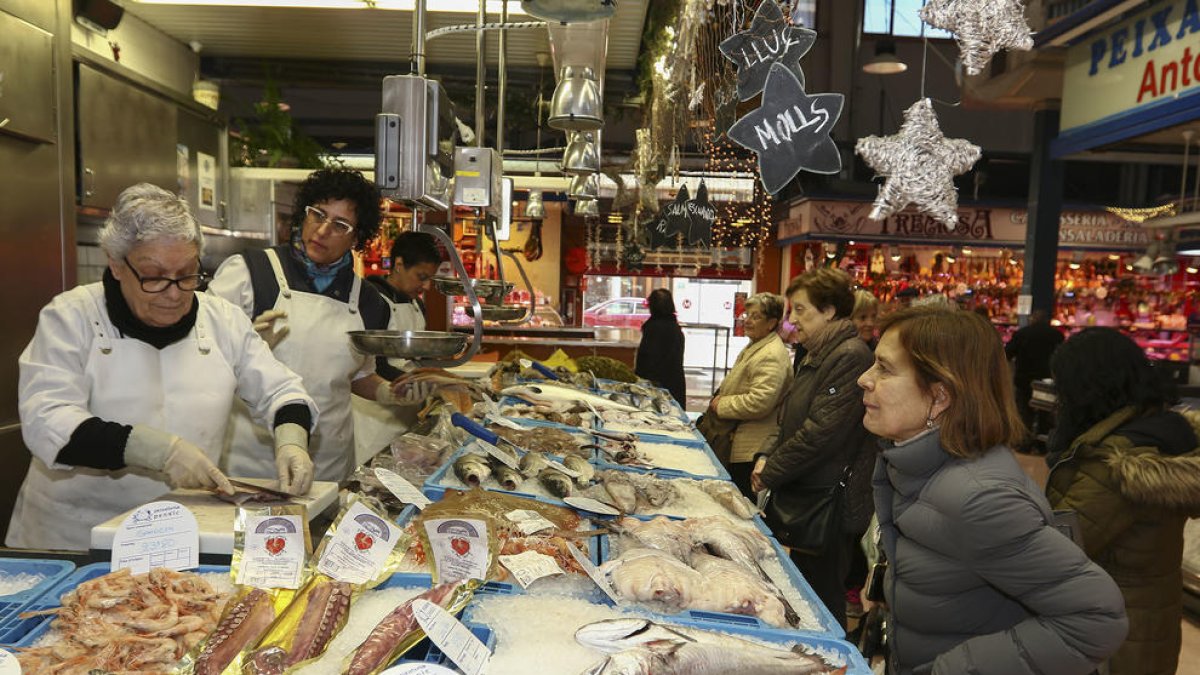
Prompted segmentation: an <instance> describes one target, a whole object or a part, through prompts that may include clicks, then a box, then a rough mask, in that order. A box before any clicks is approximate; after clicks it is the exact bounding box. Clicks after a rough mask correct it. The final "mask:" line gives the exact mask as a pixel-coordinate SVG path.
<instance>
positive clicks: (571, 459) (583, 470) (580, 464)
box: [562, 455, 596, 487]
mask: <svg viewBox="0 0 1200 675" xmlns="http://www.w3.org/2000/svg"><path fill="white" fill-rule="evenodd" d="M562 463H563V466H565V467H567V468H568V469H570V470H572V471H574V472H575V473H577V474H579V476H578V477H577V478H576V479H575V482H576V483H579V486H580V487H586V486H588V485H590V484H591V483H592V479H594V478H595V477H596V468H595V467H594V466H592V465H591V464H589V463H588V461H587V460H586V459H584V458H582V457H578V456H576V455H567V456H566V457H563V461H562Z"/></svg>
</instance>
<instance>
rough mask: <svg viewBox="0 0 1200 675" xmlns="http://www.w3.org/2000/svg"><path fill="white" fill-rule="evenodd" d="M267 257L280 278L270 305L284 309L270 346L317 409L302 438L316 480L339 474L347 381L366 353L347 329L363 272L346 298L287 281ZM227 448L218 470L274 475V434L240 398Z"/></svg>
mask: <svg viewBox="0 0 1200 675" xmlns="http://www.w3.org/2000/svg"><path fill="white" fill-rule="evenodd" d="M266 254H267V259H268V260H270V262H271V269H272V270H273V271H274V273H275V281H276V282H277V283H278V284H279V296H278V298H277V299H276V300H275V306H274V309H279V310H283V311H285V312H287V318H286V319H283V321H285V322H286V323H287V325H288V328H289V330H288V334H287V335H286V336H285V337H284V338H283V339H282V340H280V341H279V344H277V345H275V348H274V349H273V350H271V351H272V353H274V354H275V358H277V359H279V360H280V361H282V362H283V364H284V365H286V366H287V367H288V368H291V369H292V370H293V371H295V373H296V374H297V375H299V376H300V378H301V379H302V380H304V388H305V390H307V391H308V395H309V396H311V397H312V398H313V401H315V402H316V404H317V410H319V411H320V412H321V414H320V416H319V418H318V420H317V428H316V430H315V431H314V432H313V434H312V438H311V439H310V440H309V444H308V453H309V455H310V456H311V457H312V460H313V465H314V478H315V479H316V480H327V481H341V480H343V479H345V478H346V477H347V476H349V475H350V471H351V469H352V468H353V465H352V462H353V460H354V425H353V422H352V420H351V416H350V383H351V380H352V378H353V377H354V376H355V375H356V374H357V373H358V372H359V371H360V370H362V369H363V368H364V367H365V366H366V364H367V359H368V357H366V356H363V355H361V354H359V353H358V352H356V351H354V349H353V348H352V347H351V346H350V338H349V336H347V335H346V333H347V331H352V330H363V320H362V316H361V315H360V314H359V313H358V295H359V291H360V290H361V289H362V279H361V278H360V277H359V276H358V275H357V274H356V275H354V284H353V286H352V287H351V289H350V298H349V299H348V300H347V301H346V302H341V301H340V300H334V299H333V298H329V297H326V296H324V295H318V294H316V293H308V292H305V291H296V290H293V289H291V288H289V287H288V285H287V278H286V277H285V276H284V274H283V267H282V266H281V265H280V264H279V257H278V256H276V255H275V251H274V250H273V249H267V251H266ZM230 427H231V428H230V441H229V450H228V453H227V455H226V457H225V461H224V462H222V465H221V469H222V470H223V471H225V473H226V475H228V476H233V477H239V478H244V477H248V478H276V477H277V472H276V470H275V459H274V458H275V455H274V447H275V441H274V436H273V435H272V432H271V430H270V429H267V428H265V427H262V426H260V425H258V424H256V423H255V422H254V420H253V419H252V418H251V417H250V414H249V410H248V409H247V408H246V406H245V404H243V403H241V401H238V402H236V403H235V405H234V407H233V415H232V421H231V424H230Z"/></svg>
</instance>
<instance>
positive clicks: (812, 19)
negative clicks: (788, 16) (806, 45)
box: [792, 0, 817, 30]
mask: <svg viewBox="0 0 1200 675" xmlns="http://www.w3.org/2000/svg"><path fill="white" fill-rule="evenodd" d="M792 23H793V24H795V25H797V26H804V27H805V28H812V29H814V30H815V29H816V27H817V0H794V1H793V2H792Z"/></svg>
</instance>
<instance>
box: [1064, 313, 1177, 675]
mask: <svg viewBox="0 0 1200 675" xmlns="http://www.w3.org/2000/svg"><path fill="white" fill-rule="evenodd" d="M1050 369H1051V372H1052V373H1053V375H1054V382H1055V386H1056V389H1057V390H1058V404H1059V409H1058V428H1057V430H1056V432H1055V435H1054V438H1053V439H1052V441H1051V444H1050V452H1051V454H1050V462H1051V467H1052V468H1051V470H1050V479H1049V482H1048V483H1047V486H1046V494H1047V496H1048V497H1049V499H1050V505H1051V506H1053V507H1054V508H1055V509H1062V510H1069V511H1074V512H1075V513H1076V514H1077V515H1078V524H1079V530H1080V531H1079V534H1080V536H1081V538H1082V540H1083V550H1084V551H1085V552H1086V553H1087V554H1088V557H1090V558H1091V559H1092V560H1095V561H1096V562H1097V563H1098V564H1099V565H1100V566H1101V567H1103V568H1104V570H1105V571H1106V572H1108V573H1109V574H1111V575H1112V577H1113V579H1115V580H1116V582H1117V585H1118V586H1120V587H1121V594H1122V595H1124V596H1125V611H1126V612H1127V613H1128V615H1129V636H1128V638H1127V639H1126V640H1125V643H1124V644H1123V645H1121V648H1120V649H1119V650H1118V651H1117V653H1116V654H1115V655H1113V657H1112V659H1111V660H1110V662H1109V664H1108V665H1109V673H1111V675H1131V674H1133V673H1137V674H1138V675H1174V673H1175V672H1176V668H1177V667H1178V664H1179V648H1180V644H1181V642H1182V635H1181V630H1180V622H1181V620H1182V618H1183V587H1182V581H1181V580H1180V575H1179V569H1180V566H1181V564H1182V562H1183V527H1184V523H1186V522H1187V519H1188V517H1189V516H1190V517H1195V516H1198V515H1200V449H1198V448H1197V446H1198V445H1200V442H1197V433H1198V432H1197V430H1198V429H1200V414H1197V413H1195V412H1192V411H1188V412H1185V413H1183V414H1180V413H1176V412H1173V411H1171V410H1170V409H1168V406H1169V405H1170V404H1171V403H1173V402H1174V401H1173V399H1174V396H1173V392H1172V391H1171V388H1170V386H1169V385H1168V384H1167V383H1166V382H1164V381H1163V379H1162V376H1161V375H1160V374H1159V373H1158V372H1156V370H1157V369H1156V368H1155V367H1154V366H1153V365H1151V363H1150V361H1149V360H1148V359H1147V358H1146V354H1145V353H1144V352H1143V351H1142V348H1141V347H1139V346H1137V344H1136V343H1134V341H1133V340H1131V339H1129V338H1128V337H1127V336H1125V335H1122V334H1121V333H1120V332H1118V331H1116V330H1113V329H1112V328H1089V329H1087V330H1084V331H1082V332H1080V333H1078V334H1076V335H1075V336H1074V337H1072V338H1071V339H1070V340H1067V342H1066V344H1064V345H1063V346H1061V347H1059V348H1058V350H1057V351H1056V352H1055V354H1054V358H1053V359H1052V360H1051V363H1050Z"/></svg>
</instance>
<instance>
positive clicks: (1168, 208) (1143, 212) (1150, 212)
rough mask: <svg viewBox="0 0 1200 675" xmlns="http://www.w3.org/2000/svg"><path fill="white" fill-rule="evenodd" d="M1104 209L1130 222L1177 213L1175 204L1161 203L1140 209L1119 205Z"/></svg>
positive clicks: (1140, 221)
mask: <svg viewBox="0 0 1200 675" xmlns="http://www.w3.org/2000/svg"><path fill="white" fill-rule="evenodd" d="M1104 210H1105V211H1108V212H1109V213H1111V214H1113V215H1115V216H1117V217H1118V218H1122V219H1124V220H1127V221H1129V222H1131V223H1144V222H1146V221H1147V220H1150V219H1151V218H1157V217H1159V216H1173V215H1175V214H1176V213H1177V205H1176V204H1163V205H1162V206H1150V207H1147V208H1142V209H1126V208H1122V207H1120V206H1106V207H1104Z"/></svg>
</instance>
